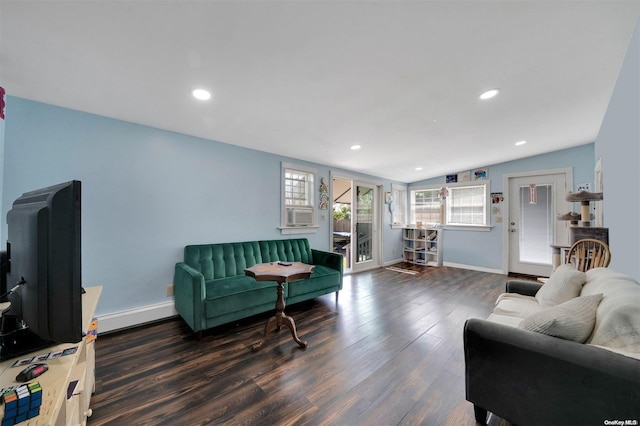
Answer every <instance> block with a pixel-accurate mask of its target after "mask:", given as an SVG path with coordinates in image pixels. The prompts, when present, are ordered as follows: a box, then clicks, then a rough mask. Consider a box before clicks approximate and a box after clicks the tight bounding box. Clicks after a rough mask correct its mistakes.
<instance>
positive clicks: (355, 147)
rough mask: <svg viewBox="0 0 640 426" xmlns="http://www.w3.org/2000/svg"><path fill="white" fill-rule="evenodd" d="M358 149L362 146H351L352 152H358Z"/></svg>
mask: <svg viewBox="0 0 640 426" xmlns="http://www.w3.org/2000/svg"><path fill="white" fill-rule="evenodd" d="M360 148H362V146H361V145H358V144H356V145H351V149H352V150H354V151H357V150H359V149H360Z"/></svg>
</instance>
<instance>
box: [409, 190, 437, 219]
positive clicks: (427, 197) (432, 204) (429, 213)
mask: <svg viewBox="0 0 640 426" xmlns="http://www.w3.org/2000/svg"><path fill="white" fill-rule="evenodd" d="M417 222H422V223H441V221H440V188H429V189H419V190H413V191H411V223H417Z"/></svg>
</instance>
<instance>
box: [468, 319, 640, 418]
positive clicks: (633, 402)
mask: <svg viewBox="0 0 640 426" xmlns="http://www.w3.org/2000/svg"><path fill="white" fill-rule="evenodd" d="M464 356H465V383H466V398H467V400H468V401H470V402H472V403H473V404H474V405H476V406H477V407H480V408H482V409H484V410H488V411H491V412H493V413H495V414H497V415H498V416H500V417H503V418H504V419H507V420H509V421H511V422H512V423H516V424H520V423H522V424H548V425H550V424H583V425H590V424H594V425H596V424H597V425H602V424H605V423H604V421H605V420H608V419H609V420H611V419H638V418H640V360H637V359H633V358H629V357H626V356H624V355H620V354H617V353H614V352H610V351H607V350H606V349H601V348H597V347H594V346H590V345H585V344H582V343H576V342H571V341H568V340H562V339H559V338H556V337H551V336H547V335H544V334H540V333H534V332H531V331H526V330H522V329H519V328H516V327H510V326H506V325H503V324H498V323H494V322H490V321H486V320H479V319H470V320H467V322H466V323H465V325H464Z"/></svg>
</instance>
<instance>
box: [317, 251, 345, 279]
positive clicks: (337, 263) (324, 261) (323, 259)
mask: <svg viewBox="0 0 640 426" xmlns="http://www.w3.org/2000/svg"><path fill="white" fill-rule="evenodd" d="M311 255H312V256H313V264H314V265H322V266H326V267H329V268H331V269H335V270H336V271H338V272H340V289H342V276H343V270H342V261H343V258H342V255H341V254H338V253H331V252H328V251H322V250H316V249H311Z"/></svg>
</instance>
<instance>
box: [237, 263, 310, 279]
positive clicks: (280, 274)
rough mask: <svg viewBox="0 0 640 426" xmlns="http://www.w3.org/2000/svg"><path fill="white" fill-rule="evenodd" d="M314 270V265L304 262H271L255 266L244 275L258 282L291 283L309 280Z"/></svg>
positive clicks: (246, 270) (245, 271)
mask: <svg viewBox="0 0 640 426" xmlns="http://www.w3.org/2000/svg"><path fill="white" fill-rule="evenodd" d="M314 268H315V266H314V265H307V264H306V263H302V262H270V263H258V264H256V265H253V266H252V267H251V268H247V269H245V270H244V273H245V274H246V275H248V276H250V277H253V278H255V279H256V281H277V282H289V281H294V280H299V279H302V278H309V277H310V276H311V273H312V272H313V269H314Z"/></svg>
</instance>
